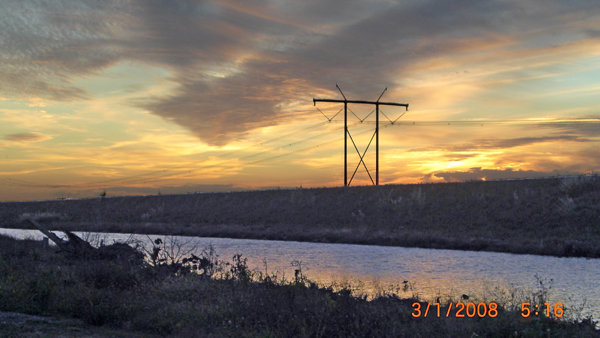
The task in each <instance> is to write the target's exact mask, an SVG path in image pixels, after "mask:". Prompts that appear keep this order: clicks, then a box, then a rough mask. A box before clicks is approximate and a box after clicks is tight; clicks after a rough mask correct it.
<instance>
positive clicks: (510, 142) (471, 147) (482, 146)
mask: <svg viewBox="0 0 600 338" xmlns="http://www.w3.org/2000/svg"><path fill="white" fill-rule="evenodd" d="M555 141H571V142H594V141H593V140H590V139H587V138H582V137H579V136H575V135H558V136H543V137H520V138H512V139H478V140H473V141H469V142H466V143H461V144H451V145H440V146H434V147H427V148H416V149H410V150H408V151H409V152H424V151H443V152H466V151H480V150H489V149H508V148H515V147H522V146H527V145H532V144H537V143H546V142H555ZM447 156H456V155H454V154H448V155H447Z"/></svg>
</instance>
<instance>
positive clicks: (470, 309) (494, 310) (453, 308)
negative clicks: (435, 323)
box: [412, 302, 498, 318]
mask: <svg viewBox="0 0 600 338" xmlns="http://www.w3.org/2000/svg"><path fill="white" fill-rule="evenodd" d="M412 307H413V313H412V316H413V317H415V318H419V317H421V316H422V317H427V316H437V317H441V316H442V315H445V316H446V317H456V318H464V317H469V318H473V317H479V318H483V317H486V316H487V317H491V318H495V317H496V316H498V304H496V303H495V302H490V303H489V304H487V303H478V304H475V303H472V302H469V303H462V302H460V303H456V304H454V303H452V302H450V303H448V309H444V311H441V310H442V306H441V305H440V303H419V302H414V303H413V305H412ZM444 312H445V313H444Z"/></svg>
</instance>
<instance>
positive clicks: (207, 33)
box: [0, 0, 600, 201]
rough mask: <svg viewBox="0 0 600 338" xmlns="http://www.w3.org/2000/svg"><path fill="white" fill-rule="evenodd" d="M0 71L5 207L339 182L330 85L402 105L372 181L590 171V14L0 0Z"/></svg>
mask: <svg viewBox="0 0 600 338" xmlns="http://www.w3.org/2000/svg"><path fill="white" fill-rule="evenodd" d="M0 59H1V60H2V62H0V201H17V200H38V199H56V198H59V197H72V198H78V197H94V196H98V194H99V193H100V192H101V191H104V190H106V191H107V192H108V195H109V196H110V195H113V196H115V195H130V194H156V193H158V192H161V193H185V192H196V191H202V192H208V191H230V190H238V189H264V188H275V189H276V188H278V187H280V188H286V187H300V186H302V187H323V186H340V185H343V137H344V132H343V111H342V112H341V113H339V114H338V115H337V116H336V117H335V118H334V119H333V120H332V121H331V122H328V120H327V119H328V118H332V117H333V116H334V115H336V113H338V112H339V110H340V109H341V108H343V105H342V104H326V103H319V104H317V106H316V107H315V106H314V105H313V101H312V100H313V98H335V99H341V98H342V97H341V94H340V93H339V91H338V90H337V88H336V86H335V85H336V84H339V86H340V88H342V90H343V92H344V94H345V95H346V97H347V98H348V99H351V100H376V99H377V97H379V95H380V94H381V92H382V91H383V89H384V88H385V87H386V86H387V88H388V90H387V92H386V93H385V94H384V96H383V97H382V99H381V101H385V102H400V103H409V104H410V108H409V110H408V112H406V114H405V115H404V116H402V117H401V118H400V119H399V120H398V122H397V123H395V124H394V125H390V124H389V121H388V118H386V117H384V116H383V115H381V116H380V120H381V136H380V137H381V138H380V142H381V143H380V150H381V159H380V170H381V172H380V177H381V183H382V184H391V183H427V182H450V181H459V180H471V179H478V180H492V179H503V178H522V177H542V176H556V175H571V174H573V175H577V174H584V173H591V172H596V171H598V170H600V144H599V141H600V137H599V131H600V95H599V92H600V82H599V81H598V79H600V5H599V4H598V3H597V2H596V1H592V0H590V1H577V2H569V1H563V0H554V1H486V2H470V1H459V0H452V1H446V0H444V1H441V0H439V1H438V0H434V1H345V2H344V3H343V5H341V4H340V3H333V2H331V3H330V2H320V1H317V2H299V1H248V2H243V4H239V3H238V2H230V1H191V0H190V1H177V2H171V1H167V2H149V1H127V2H107V3H106V4H104V2H96V1H92V2H87V1H60V0H48V1H44V2H42V3H39V2H33V1H21V0H15V1H12V0H9V1H7V2H5V3H4V4H3V5H2V7H1V8H0ZM349 107H350V109H351V110H352V113H351V112H348V123H349V126H350V127H351V128H350V130H351V135H352V137H353V138H354V141H356V143H357V147H358V149H359V151H360V152H361V153H362V152H363V151H364V149H365V148H366V146H367V144H368V143H369V140H370V138H371V136H372V135H373V129H374V128H375V125H374V124H373V123H372V121H374V120H375V119H374V114H371V115H370V116H369V118H367V119H366V120H365V121H364V122H363V123H360V120H359V119H358V118H356V117H355V116H354V114H356V115H357V116H358V117H359V118H360V119H363V118H364V117H366V116H367V115H368V114H369V113H370V112H371V111H372V109H373V108H372V107H370V106H361V105H350V106H349ZM316 108H319V109H320V110H321V111H322V113H323V114H324V115H326V116H327V117H325V116H323V114H322V113H321V112H320V111H319V110H317V109H316ZM382 111H383V113H385V114H386V116H387V117H389V119H390V120H392V121H393V120H395V119H396V118H398V117H399V116H401V115H402V114H403V113H404V112H405V110H404V108H401V107H393V108H388V107H382ZM413 122H414V123H413ZM348 142H349V143H348V162H349V165H348V171H349V174H350V175H351V174H352V173H353V172H354V169H355V168H356V166H357V165H358V163H359V157H358V155H357V152H356V150H355V149H354V146H353V145H352V143H351V142H350V140H348ZM373 142H374V141H373ZM374 150H375V148H374V144H372V145H371V146H370V148H369V151H368V152H367V155H366V156H365V163H366V165H367V167H368V168H369V171H370V172H371V175H374V170H375V162H374V161H375V152H374ZM365 184H371V181H370V179H369V176H368V175H367V172H366V171H365V170H364V167H363V166H362V165H360V166H359V168H358V171H357V173H356V177H355V178H354V180H353V181H352V185H365Z"/></svg>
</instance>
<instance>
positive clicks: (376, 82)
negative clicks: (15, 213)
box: [0, 0, 598, 145]
mask: <svg viewBox="0 0 600 338" xmlns="http://www.w3.org/2000/svg"><path fill="white" fill-rule="evenodd" d="M596 8H597V4H596V3H595V1H579V2H576V3H573V2H570V1H566V0H565V1H562V0H555V1H550V2H537V1H527V2H522V1H484V2H481V1H473V0H433V1H404V2H398V3H396V2H393V1H358V0H356V1H344V3H343V5H340V4H339V3H337V2H325V1H316V0H313V1H302V2H298V1H277V2H275V1H267V0H265V1H259V0H254V1H250V2H244V3H238V2H232V1H226V0H222V1H203V0H181V1H146V0H144V1H142V0H138V1H135V0H134V1H127V2H118V3H115V2H112V1H108V0H96V1H91V0H89V1H83V0H82V1H67V0H50V1H47V2H45V3H43V4H40V3H38V2H33V1H22V0H12V1H7V2H5V3H3V6H2V9H0V60H2V62H1V63H0V92H1V93H2V94H3V96H8V97H11V98H16V97H19V96H23V97H31V96H35V97H40V98H43V99H49V100H55V101H76V100H85V99H90V98H92V94H91V93H89V92H87V91H86V90H85V89H83V88H80V87H77V86H76V85H75V84H74V83H75V80H76V79H78V78H81V77H91V76H94V74H97V73H99V72H101V71H102V70H103V69H105V68H107V67H110V66H112V65H114V64H116V63H118V62H122V61H131V62H135V63H143V64H149V65H153V66H158V67H163V68H166V69H168V70H170V71H171V76H170V80H172V81H173V82H175V83H176V84H177V89H175V90H174V91H173V92H171V93H165V94H164V95H163V96H160V97H139V98H138V99H137V100H132V101H128V104H130V105H134V106H136V107H139V108H142V109H145V110H147V111H149V112H151V113H153V114H155V115H157V116H160V117H162V118H164V119H165V120H168V121H172V122H174V123H177V124H179V125H181V126H182V127H184V128H187V129H189V130H191V131H192V132H193V133H194V134H195V135H196V136H197V137H198V138H200V139H201V140H203V141H204V142H206V143H209V144H211V145H223V144H226V143H228V142H230V141H231V140H232V139H236V138H240V137H243V136H244V134H245V133H247V132H249V131H251V130H253V129H256V128H260V127H264V126H269V125H273V124H277V123H280V122H281V121H283V120H286V119H290V118H293V116H292V115H289V113H288V112H286V111H285V109H282V107H285V106H288V105H290V104H294V103H297V102H305V103H308V104H309V103H310V99H311V98H312V97H313V95H315V93H332V95H337V94H336V93H335V92H333V91H332V90H333V89H334V88H335V87H334V85H335V83H339V84H340V86H341V87H342V88H343V89H344V91H345V92H346V93H347V94H348V95H347V96H350V97H351V98H355V99H363V98H373V99H376V97H377V96H378V95H379V93H380V92H381V90H382V89H383V87H385V86H386V85H387V86H389V87H390V92H399V91H400V90H401V89H402V88H403V86H405V85H406V84H404V83H403V79H405V78H406V77H407V76H408V75H411V74H414V72H415V71H417V69H418V68H419V67H415V65H416V64H423V61H424V60H443V59H445V58H447V57H448V56H449V55H453V54H457V55H459V54H464V55H467V54H474V55H477V54H484V55H485V57H484V59H485V60H487V61H486V62H492V63H493V62H496V61H497V59H496V58H497V55H498V53H499V52H501V51H503V50H509V51H510V50H530V51H531V53H538V54H539V53H542V54H544V55H545V56H547V55H546V54H545V53H548V51H547V50H544V49H540V48H539V47H540V44H541V45H547V44H548V42H544V41H546V40H547V41H552V37H553V36H555V35H561V36H562V37H565V38H564V39H567V38H566V37H569V39H570V40H569V39H567V40H566V41H567V42H568V41H572V40H573V39H584V38H583V37H580V36H579V35H581V36H585V37H589V36H593V35H594V32H595V28H593V29H591V30H590V29H589V25H585V24H584V25H582V26H581V27H580V26H578V25H574V24H573V22H574V21H578V22H583V23H585V22H594V21H597V20H595V19H597V16H598V14H597V11H596V10H595V9H596ZM580 33H584V34H580ZM538 38H539V39H538ZM479 57H481V56H479ZM486 58H487V59H486ZM443 64H444V63H443V62H433V63H429V65H436V67H440V66H441V65H443ZM521 73H527V69H526V67H525V68H524V69H523V70H521Z"/></svg>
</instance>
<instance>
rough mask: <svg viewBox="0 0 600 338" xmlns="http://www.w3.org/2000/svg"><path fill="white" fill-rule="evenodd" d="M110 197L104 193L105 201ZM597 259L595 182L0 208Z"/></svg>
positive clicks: (82, 219) (103, 223)
mask: <svg viewBox="0 0 600 338" xmlns="http://www.w3.org/2000/svg"><path fill="white" fill-rule="evenodd" d="M109 195H110V191H109ZM23 215H29V216H50V217H51V218H52V219H51V220H48V219H46V220H45V221H44V224H45V225H47V226H49V227H50V228H53V229H57V230H71V231H96V232H122V233H136V234H164V235H167V234H169V235H189V236H205V237H230V238H254V239H274V240H295V241H313V242H336V243H354V244H372V245H393V246H405V247H422V248H443V249H459V250H485V251H499V252H512V253H528V254H539V255H553V256H576V257H595V258H600V246H599V245H598V243H600V176H597V175H595V176H591V175H588V176H581V177H563V178H547V179H535V180H519V181H491V182H465V183H447V184H423V185H387V186H379V187H374V186H369V187H349V188H319V189H294V190H279V191H277V190H275V191H252V192H235V193H206V194H188V195H157V196H137V197H105V198H95V199H85V200H62V201H42V202H5V203H0V227H5V228H17V229H19V228H21V229H27V228H30V225H29V224H27V223H26V222H23V221H22V220H23V218H22V217H23Z"/></svg>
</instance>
